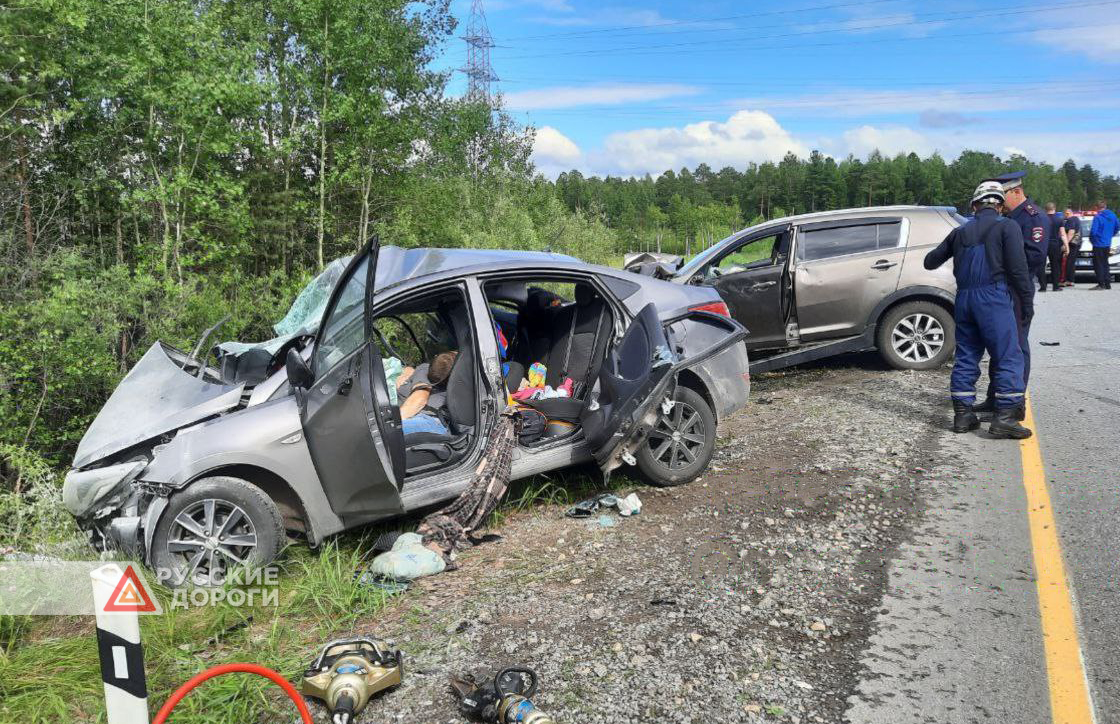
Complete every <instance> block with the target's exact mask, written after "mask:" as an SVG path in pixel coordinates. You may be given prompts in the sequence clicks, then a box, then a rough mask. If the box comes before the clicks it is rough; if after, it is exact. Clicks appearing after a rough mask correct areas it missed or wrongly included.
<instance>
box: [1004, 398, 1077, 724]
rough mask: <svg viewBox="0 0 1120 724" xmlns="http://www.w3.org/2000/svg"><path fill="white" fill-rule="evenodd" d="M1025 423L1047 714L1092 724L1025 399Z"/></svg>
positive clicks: (1065, 722)
mask: <svg viewBox="0 0 1120 724" xmlns="http://www.w3.org/2000/svg"><path fill="white" fill-rule="evenodd" d="M1023 424H1025V425H1026V426H1027V427H1029V428H1031V429H1032V430H1034V431H1035V434H1034V436H1033V437H1030V438H1027V439H1026V440H1023V441H1022V442H1021V443H1020V447H1019V451H1020V453H1021V454H1022V457H1023V485H1024V487H1026V490H1027V515H1028V519H1029V521H1030V529H1031V546H1032V548H1033V549H1034V567H1035V575H1036V579H1037V581H1038V608H1039V612H1040V614H1041V616H1042V638H1043V643H1044V645H1045V648H1046V672H1047V676H1048V678H1049V680H1050V716H1051V720H1052V721H1053V722H1054V723H1055V724H1092V722H1094V721H1095V718H1094V714H1093V705H1092V703H1091V702H1090V699H1089V684H1088V679H1087V678H1086V676H1085V665H1084V661H1083V660H1082V658H1081V644H1080V642H1079V641H1078V637H1077V620H1076V617H1075V615H1074V612H1073V597H1072V596H1071V595H1070V590H1069V584H1068V583H1067V579H1066V571H1065V566H1064V565H1063V564H1062V549H1061V545H1060V544H1059V543H1058V528H1057V525H1056V523H1055V521H1054V510H1053V508H1052V507H1051V506H1050V492H1049V491H1048V490H1047V488H1046V471H1045V469H1044V468H1043V467H1042V450H1041V448H1040V447H1039V443H1038V428H1037V427H1035V423H1034V414H1033V413H1032V411H1031V406H1030V401H1029V400H1028V401H1027V419H1026V421H1025V422H1024V423H1023Z"/></svg>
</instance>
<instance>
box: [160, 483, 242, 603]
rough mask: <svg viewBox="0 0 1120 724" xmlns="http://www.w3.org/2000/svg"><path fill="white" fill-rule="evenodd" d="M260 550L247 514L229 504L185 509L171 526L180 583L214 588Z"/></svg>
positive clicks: (172, 550)
mask: <svg viewBox="0 0 1120 724" xmlns="http://www.w3.org/2000/svg"><path fill="white" fill-rule="evenodd" d="M256 547H257V532H256V529H255V528H254V527H253V521H252V519H250V518H249V516H248V514H247V513H246V512H245V511H244V510H242V509H241V507H240V506H238V505H235V504H234V503H231V502H229V501H227V500H220V499H215V498H206V499H204V500H199V501H197V502H195V503H192V504H191V505H189V506H188V507H186V508H184V509H183V510H182V512H180V513H179V514H178V515H177V516H175V520H174V521H173V522H172V525H171V530H170V535H169V536H168V541H167V551H168V552H169V553H171V554H172V556H173V557H174V558H175V559H177V560H178V561H179V563H180V570H179V572H178V573H179V581H180V583H185V582H188V581H190V582H192V583H194V584H195V585H199V586H212V585H215V584H220V583H222V581H224V580H225V576H226V573H227V572H228V571H229V570H230V569H232V568H236V567H239V566H242V565H244V564H245V563H246V562H247V561H248V559H249V556H250V554H252V552H253V551H254V550H255V549H256Z"/></svg>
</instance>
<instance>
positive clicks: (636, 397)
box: [580, 304, 673, 475]
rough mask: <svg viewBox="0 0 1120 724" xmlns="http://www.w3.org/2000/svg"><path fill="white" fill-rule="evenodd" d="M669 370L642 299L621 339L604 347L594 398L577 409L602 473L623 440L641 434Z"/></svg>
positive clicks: (663, 342) (617, 458) (651, 312)
mask: <svg viewBox="0 0 1120 724" xmlns="http://www.w3.org/2000/svg"><path fill="white" fill-rule="evenodd" d="M672 369H673V359H672V352H671V351H670V349H669V343H668V340H667V339H666V337H665V330H664V329H663V328H662V326H661V320H660V319H658V315H657V307H656V306H655V305H654V304H647V305H646V306H645V307H644V308H643V309H642V311H641V312H639V313H638V316H637V317H635V318H634V321H633V322H631V323H630V326H629V328H627V330H626V333H625V334H623V335H622V339H621V340H619V341H618V343H616V344H614V345H613V346H611V347H609V348H608V349H607V355H606V358H605V359H604V360H603V364H602V366H601V367H600V368H599V373H598V378H597V379H598V382H599V394H598V397H596V396H594V395H588V398H587V404H586V405H585V406H584V408H583V411H582V412H581V413H580V424H581V425H582V426H583V434H584V437H585V438H586V439H587V443H588V446H589V447H590V448H591V454H592V455H593V456H594V457H595V462H597V463H599V466H600V467H601V468H602V469H603V472H604V473H606V474H607V475H609V474H610V472H611V470H613V469H614V468H616V467H618V466H619V465H620V464H621V462H622V455H623V453H624V447H623V446H624V443H626V442H627V441H629V440H630V439H631V438H632V437H636V436H640V434H641V428H642V424H641V423H642V422H643V421H644V418H645V417H646V416H647V413H649V411H650V410H651V408H653V407H654V405H655V404H656V403H657V402H658V401H659V400H660V399H661V398H662V397H663V396H664V394H665V392H666V390H667V389H668V387H669V383H670V382H671V381H672V375H671V374H670V372H671V371H672ZM653 417H654V420H653V421H656V419H657V416H656V414H655V415H654V416H653ZM651 424H652V421H651ZM646 432H647V433H648V432H649V430H648V428H647V429H646Z"/></svg>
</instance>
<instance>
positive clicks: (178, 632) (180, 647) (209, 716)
mask: <svg viewBox="0 0 1120 724" xmlns="http://www.w3.org/2000/svg"><path fill="white" fill-rule="evenodd" d="M632 486H633V481H631V480H629V479H628V478H626V477H624V476H618V477H615V478H612V480H611V485H610V486H609V488H606V489H610V490H616V491H617V490H619V489H623V488H626V487H632ZM604 489H605V488H604V487H603V485H602V483H601V481H600V479H599V477H598V475H597V473H595V472H589V471H587V470H575V471H571V472H563V473H554V474H551V475H548V476H537V477H534V478H529V479H527V480H523V481H518V482H515V483H513V484H512V486H511V488H510V490H509V492H508V494H507V496H506V499H505V500H504V501H503V503H502V505H501V506H500V507H499V508H498V510H497V511H495V512H494V514H493V515H492V516H491V518H490V520H489V526H490V527H491V528H499V527H500V526H501V525H503V524H504V523H505V522H506V521H507V520H508V519H509V518H510V517H511V516H513V515H515V514H518V513H522V512H525V511H529V510H532V509H533V508H537V507H540V506H546V505H559V506H566V505H571V504H573V503H575V502H577V501H579V500H582V499H585V498H587V497H590V496H591V495H593V494H595V493H597V492H601V491H603V490H604ZM395 523H397V524H399V525H406V526H407V525H409V524H414V523H415V521H414V520H411V519H408V520H403V521H395ZM382 530H383V529H382V528H380V527H368V528H365V529H362V530H359V531H356V532H354V533H349V534H344V535H340V536H337V537H335V538H333V539H331V540H330V541H328V542H327V543H325V544H324V545H323V546H322V547H320V548H319V549H318V550H317V551H312V550H310V549H309V548H307V547H306V546H305V545H303V544H293V545H291V546H289V547H288V549H287V550H286V551H285V552H284V554H283V555H282V557H281V559H280V561H279V566H280V576H279V585H278V592H277V601H278V605H276V606H261V605H254V606H240V607H234V606H231V605H229V604H228V603H227V602H224V601H223V602H219V603H217V604H215V605H209V606H202V607H192V608H186V609H184V608H172V607H171V604H172V596H173V594H172V592H171V591H170V590H168V589H165V588H162V587H159V586H154V591H153V593H154V595H155V596H157V597H158V598H159V599H160V602H161V603H162V605H163V608H164V614H163V615H161V616H142V617H141V619H140V624H141V636H142V641H143V644H144V657H145V668H146V671H147V677H148V691H149V706H150V710H151V711H152V712H153V713H154V712H155V711H156V710H157V709H158V708H159V706H161V705H162V703H163V702H164V701H166V700H167V698H168V697H169V696H170V695H171V693H172V692H173V691H174V690H175V689H176V688H178V687H179V686H180V685H181V684H182V683H183V682H184V681H186V680H187V679H189V678H190V677H191V676H193V675H195V674H197V673H199V672H200V671H203V670H204V669H207V668H210V667H212V666H217V665H219V664H225V663H234V662H251V663H256V664H261V665H263V666H268V667H270V668H273V669H275V670H277V671H278V672H280V673H281V674H282V675H283V676H284V677H286V678H287V679H288V680H290V681H293V682H296V681H298V678H299V676H300V675H301V673H302V671H303V669H304V667H305V666H306V665H307V663H308V662H309V661H310V660H311V659H312V657H313V656H314V655H315V654H317V653H318V648H319V647H320V646H322V644H323V643H324V642H325V641H327V640H329V639H332V638H339V637H343V636H348V635H354V634H366V633H373V632H370V631H365V630H359V629H357V628H356V626H357V625H358V622H359V621H369V620H370V619H371V618H372V617H374V616H376V614H377V613H378V612H379V611H381V610H382V609H384V608H385V606H386V605H388V604H389V603H390V602H391V599H392V597H391V596H388V595H386V594H385V593H383V592H381V591H379V590H375V589H372V588H369V587H365V586H361V585H356V584H355V583H354V573H355V572H356V571H358V570H359V569H360V568H362V567H363V565H364V564H365V563H367V562H368V561H369V560H370V558H371V557H372V553H371V552H370V548H371V543H372V541H373V540H374V539H375V538H376V537H377V535H378V534H379V533H380V532H382ZM151 580H152V577H150V576H149V582H151ZM406 595H407V594H406ZM104 720H105V712H104V699H103V691H102V685H101V673H100V664H99V662H98V657H97V645H96V639H95V634H94V624H93V620H92V618H91V617H28V616H0V722H9V721H12V722H15V721H19V722H25V723H27V724H39V723H42V724H48V723H49V724H56V723H57V722H61V721H74V722H103V721H104ZM174 721H175V724H219V723H220V724H226V723H228V722H233V721H242V722H285V721H297V715H296V714H295V709H294V707H293V706H292V704H291V703H290V702H289V701H288V699H287V697H286V696H285V695H284V694H283V693H282V692H281V691H280V690H279V689H278V688H277V687H276V686H275V685H273V684H271V683H269V682H267V681H266V680H264V679H262V678H260V677H254V676H251V675H247V674H236V675H230V676H225V677H220V678H218V679H212V680H211V681H208V682H207V683H205V684H203V685H202V687H200V688H199V689H198V690H196V691H195V692H193V693H192V694H191V695H190V696H188V697H187V698H186V699H184V700H183V702H182V703H180V704H179V706H178V707H176V710H175V716H174Z"/></svg>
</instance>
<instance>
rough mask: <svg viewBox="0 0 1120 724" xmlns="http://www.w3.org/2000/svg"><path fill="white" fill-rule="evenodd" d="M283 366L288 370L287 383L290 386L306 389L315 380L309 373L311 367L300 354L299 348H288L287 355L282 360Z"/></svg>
mask: <svg viewBox="0 0 1120 724" xmlns="http://www.w3.org/2000/svg"><path fill="white" fill-rule="evenodd" d="M284 368H285V369H286V370H287V371H288V384H290V385H291V386H292V387H298V388H300V389H304V390H306V389H307V388H309V387H311V383H312V382H314V381H315V379H314V377H313V376H312V374H311V368H310V367H308V366H307V362H305V361H304V359H303V357H302V356H300V353H299V350H297V349H296V348H294V347H293V348H291V349H289V350H288V357H287V359H285V360H284Z"/></svg>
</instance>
